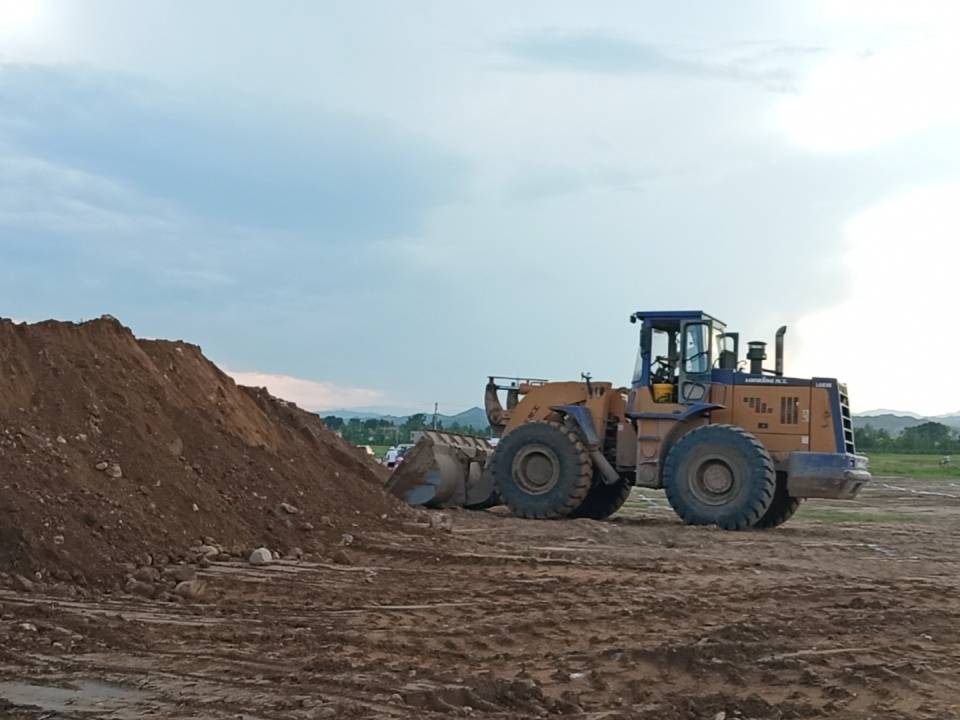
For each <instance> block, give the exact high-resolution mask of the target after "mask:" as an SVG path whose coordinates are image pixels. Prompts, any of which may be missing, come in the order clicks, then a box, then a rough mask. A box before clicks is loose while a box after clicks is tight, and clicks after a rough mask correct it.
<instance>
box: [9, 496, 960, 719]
mask: <svg viewBox="0 0 960 720" xmlns="http://www.w3.org/2000/svg"><path fill="white" fill-rule="evenodd" d="M446 514H447V515H449V516H450V518H451V519H452V532H450V533H428V532H425V531H424V530H423V529H421V528H417V527H412V526H411V527H410V533H409V535H400V536H398V535H396V534H386V533H383V534H375V533H372V532H371V533H369V534H359V535H358V536H357V537H355V538H354V539H353V542H352V544H351V545H350V547H348V548H345V550H344V552H345V553H347V556H343V555H341V557H340V560H341V563H345V564H333V563H331V564H318V563H312V562H305V561H299V562H298V561H283V562H281V563H278V564H274V565H271V566H267V567H263V568H254V567H251V566H249V565H247V564H246V563H245V562H243V561H241V560H236V561H230V562H214V563H212V564H211V565H210V566H209V567H207V568H203V569H201V570H200V575H201V577H202V578H204V579H205V580H206V582H207V592H206V595H205V596H204V597H203V598H201V599H199V600H196V601H192V602H163V601H158V600H146V599H141V598H135V597H131V596H99V597H96V598H87V599H80V600H77V599H69V600H66V599H59V598H54V597H41V596H37V595H35V594H23V593H17V592H15V591H3V593H2V594H0V613H2V619H0V698H5V699H0V717H10V718H31V719H38V718H87V717H93V718H116V719H121V718H140V717H148V718H209V719H211V720H213V719H218V720H219V719H221V718H224V719H225V718H265V719H266V718H271V719H277V720H279V719H280V718H283V719H288V718H289V719H294V720H295V719H298V718H429V717H445V716H463V717H478V718H479V717H483V718H520V717H540V716H550V715H565V716H567V717H579V718H598V719H599V718H651V719H653V718H657V719H659V720H670V719H672V718H706V719H707V720H721V719H722V718H727V719H730V718H739V717H744V718H805V717H810V718H813V717H817V718H819V717H830V718H869V717H873V718H951V717H960V597H958V590H960V580H958V570H960V560H958V555H960V535H958V532H957V531H958V529H960V481H958V482H949V481H939V482H918V481H911V480H904V479H878V480H877V482H876V483H875V484H874V485H873V486H872V487H870V488H868V489H867V490H866V491H864V493H863V494H862V497H861V498H860V499H859V500H858V501H856V502H853V503H829V502H826V501H817V502H809V503H807V504H806V505H804V506H803V508H801V511H800V513H799V515H798V516H797V518H795V519H794V520H793V521H791V522H790V523H788V524H787V525H786V526H784V527H782V528H780V529H777V530H774V531H767V532H741V533H732V532H723V531H719V530H716V529H709V528H694V527H685V526H683V525H681V524H680V523H679V522H678V521H677V520H676V519H675V517H674V516H673V514H672V513H671V511H670V510H669V508H668V507H667V506H666V503H665V501H664V499H663V496H662V494H660V493H656V492H653V491H649V492H640V491H635V493H634V495H633V497H631V499H630V501H629V502H628V505H627V506H626V507H625V509H624V511H622V512H621V513H620V514H619V515H618V516H617V517H615V518H614V519H612V520H609V521H604V522H595V521H590V520H577V521H558V522H539V521H529V520H516V519H513V518H511V517H507V516H505V515H503V514H502V513H501V512H500V511H497V510H494V511H488V512H481V513H478V512H468V511H456V512H451V513H446Z"/></svg>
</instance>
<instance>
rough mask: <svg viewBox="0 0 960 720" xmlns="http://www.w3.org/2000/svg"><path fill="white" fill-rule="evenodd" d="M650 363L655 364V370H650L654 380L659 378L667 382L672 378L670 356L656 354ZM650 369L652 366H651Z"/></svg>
mask: <svg viewBox="0 0 960 720" xmlns="http://www.w3.org/2000/svg"><path fill="white" fill-rule="evenodd" d="M652 365H655V366H656V370H653V371H652V372H651V377H652V378H653V379H654V380H661V381H663V382H669V381H670V380H672V379H673V378H672V375H673V366H672V364H671V362H670V358H668V357H667V356H666V355H657V357H656V358H655V359H654V361H653V363H652ZM651 369H652V367H651Z"/></svg>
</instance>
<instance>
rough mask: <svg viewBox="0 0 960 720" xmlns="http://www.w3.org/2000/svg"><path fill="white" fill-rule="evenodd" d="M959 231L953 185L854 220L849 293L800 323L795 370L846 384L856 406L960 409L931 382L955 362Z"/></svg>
mask: <svg viewBox="0 0 960 720" xmlns="http://www.w3.org/2000/svg"><path fill="white" fill-rule="evenodd" d="M958 237H960V184H953V185H938V186H933V187H928V188H923V189H918V190H915V191H912V192H909V193H905V194H903V195H900V196H898V197H895V198H893V199H891V200H889V201H887V202H885V203H883V204H881V205H879V206H877V207H875V208H872V209H870V210H867V211H866V212H864V213H862V214H860V215H858V216H857V217H856V218H854V219H853V220H852V221H851V222H850V223H849V224H848V226H847V228H846V239H847V252H846V256H845V259H844V262H845V270H846V273H847V277H848V278H849V299H848V300H846V301H845V302H843V303H842V304H840V305H838V306H836V307H833V308H830V309H827V310H825V311H823V312H818V313H814V314H811V315H808V316H806V317H804V318H802V319H801V320H800V322H799V323H798V336H799V341H800V348H799V352H798V353H796V358H795V363H796V366H797V368H798V370H799V372H800V373H801V374H809V375H820V376H834V375H835V376H837V377H839V378H840V379H841V380H843V379H846V380H848V381H849V382H850V392H851V402H852V403H853V404H854V409H856V410H867V409H870V408H876V407H894V408H902V409H905V410H914V411H916V412H920V413H923V414H927V415H936V414H941V413H948V412H956V411H957V410H960V392H958V391H957V389H956V387H955V386H954V385H953V384H952V383H951V381H950V380H949V379H948V380H946V381H944V382H942V383H941V382H939V381H938V380H937V379H936V378H938V377H944V378H950V377H952V375H953V373H954V372H955V371H956V368H957V364H958V362H960V332H958V330H957V327H958V325H957V319H956V317H955V312H956V307H957V301H956V283H957V278H958V277H960V245H958V243H957V238H958ZM791 364H793V363H791ZM790 374H794V372H793V370H791V372H790Z"/></svg>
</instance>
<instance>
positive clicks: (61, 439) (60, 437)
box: [57, 435, 67, 445]
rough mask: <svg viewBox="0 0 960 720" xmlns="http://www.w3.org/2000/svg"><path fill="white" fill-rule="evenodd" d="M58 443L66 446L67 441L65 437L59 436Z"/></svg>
mask: <svg viewBox="0 0 960 720" xmlns="http://www.w3.org/2000/svg"><path fill="white" fill-rule="evenodd" d="M57 442H58V443H60V444H61V445H66V444H67V439H66V438H65V437H64V436H63V435H57Z"/></svg>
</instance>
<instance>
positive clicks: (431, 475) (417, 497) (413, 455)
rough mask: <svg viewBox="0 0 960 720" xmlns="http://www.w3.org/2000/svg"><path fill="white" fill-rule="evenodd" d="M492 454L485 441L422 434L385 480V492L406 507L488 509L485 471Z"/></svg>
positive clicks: (429, 432)
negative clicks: (407, 505) (406, 504)
mask: <svg viewBox="0 0 960 720" xmlns="http://www.w3.org/2000/svg"><path fill="white" fill-rule="evenodd" d="M492 453H493V446H492V445H491V444H490V442H489V441H488V440H487V439H485V438H478V437H474V436H472V435H461V434H459V433H450V432H444V431H443V430H424V431H422V432H421V436H420V439H419V440H417V444H416V446H414V448H413V449H412V450H411V451H410V452H409V453H407V455H406V457H405V458H404V459H403V462H402V463H400V464H399V465H398V466H397V467H396V469H395V470H394V471H393V474H392V475H391V476H390V478H389V480H387V485H386V488H387V491H388V492H389V493H390V494H392V495H395V496H396V497H398V498H400V499H401V500H403V501H405V502H407V503H409V504H410V505H424V506H426V507H476V506H484V505H489V504H491V503H492V501H493V499H494V496H495V493H494V489H493V478H492V477H490V474H489V473H488V472H486V471H485V468H486V466H487V461H488V459H489V457H490V456H491V455H492Z"/></svg>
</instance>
